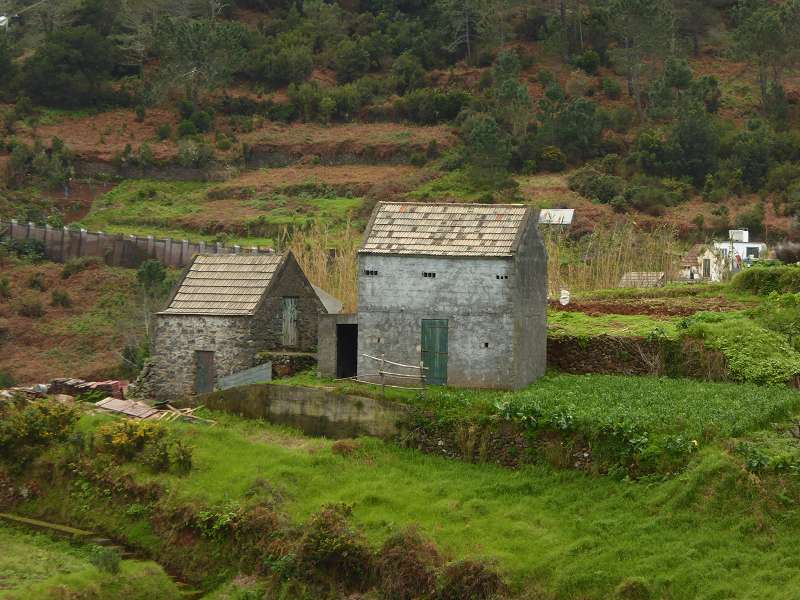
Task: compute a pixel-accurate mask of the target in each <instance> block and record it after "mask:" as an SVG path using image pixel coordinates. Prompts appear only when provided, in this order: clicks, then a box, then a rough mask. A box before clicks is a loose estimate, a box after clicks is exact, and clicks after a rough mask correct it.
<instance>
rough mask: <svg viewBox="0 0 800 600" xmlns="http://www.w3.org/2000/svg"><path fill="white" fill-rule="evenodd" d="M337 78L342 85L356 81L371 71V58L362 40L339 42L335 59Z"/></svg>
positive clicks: (348, 39)
mask: <svg viewBox="0 0 800 600" xmlns="http://www.w3.org/2000/svg"><path fill="white" fill-rule="evenodd" d="M334 66H335V68H336V78H337V79H338V80H339V82H341V83H347V82H349V81H355V80H356V79H358V78H359V77H362V76H363V75H364V74H366V72H367V71H368V70H369V67H370V57H369V52H368V51H367V49H366V47H365V45H364V44H363V43H362V39H361V38H357V39H355V40H352V39H350V38H346V39H344V40H342V41H341V42H339V45H338V46H337V47H336V54H335V57H334Z"/></svg>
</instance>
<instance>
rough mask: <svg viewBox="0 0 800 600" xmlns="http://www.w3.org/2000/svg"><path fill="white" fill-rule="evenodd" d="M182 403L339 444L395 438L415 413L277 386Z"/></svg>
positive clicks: (392, 404) (249, 387)
mask: <svg viewBox="0 0 800 600" xmlns="http://www.w3.org/2000/svg"><path fill="white" fill-rule="evenodd" d="M180 404H181V405H184V406H186V405H198V404H202V405H203V406H206V407H208V408H210V409H213V410H222V411H225V412H228V413H231V414H235V415H240V416H243V417H247V418H251V419H266V420H268V421H270V422H271V423H277V424H280V425H288V426H290V427H297V428H298V429H300V430H302V431H303V433H305V434H307V435H323V436H326V437H330V438H334V439H337V438H349V437H356V436H359V435H372V436H377V437H382V438H391V437H395V436H396V435H398V434H399V433H400V425H401V424H402V422H403V421H404V420H405V419H406V418H407V416H408V413H409V412H410V407H408V406H406V405H404V404H400V403H397V402H392V401H390V400H380V399H375V398H367V397H364V396H349V395H345V394H339V393H336V392H333V391H329V390H325V389H321V388H307V387H295V386H288V385H274V384H259V385H247V386H242V387H238V388H232V389H229V390H224V391H218V392H214V393H212V394H205V395H203V396H198V397H196V398H186V399H183V400H182V401H181V403H180Z"/></svg>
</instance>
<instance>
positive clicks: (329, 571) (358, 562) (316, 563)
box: [296, 504, 373, 588]
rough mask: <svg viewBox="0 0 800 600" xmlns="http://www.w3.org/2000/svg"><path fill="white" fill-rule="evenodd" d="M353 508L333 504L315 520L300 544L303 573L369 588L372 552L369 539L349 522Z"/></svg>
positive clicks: (327, 506)
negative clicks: (333, 578)
mask: <svg viewBox="0 0 800 600" xmlns="http://www.w3.org/2000/svg"><path fill="white" fill-rule="evenodd" d="M351 514H352V508H351V507H349V506H347V505H344V504H329V505H326V506H324V507H323V508H322V510H321V511H320V512H319V513H317V514H315V515H314V516H312V517H311V520H310V521H309V522H308V523H307V524H306V526H305V528H304V532H303V535H302V537H301V538H300V540H299V541H298V545H297V551H296V560H297V564H298V567H299V568H300V572H301V573H305V574H306V575H307V576H308V577H314V576H315V575H317V574H321V575H324V576H328V577H330V576H334V577H336V579H338V580H340V581H342V582H343V583H345V584H347V585H349V586H351V587H356V588H360V587H363V586H365V584H366V583H367V582H368V580H369V576H370V574H371V572H372V570H373V557H372V551H371V549H370V547H369V544H368V543H367V541H366V539H365V537H364V536H363V534H361V533H360V532H358V531H356V530H355V529H354V528H353V527H352V526H351V525H350V523H349V518H350V515H351Z"/></svg>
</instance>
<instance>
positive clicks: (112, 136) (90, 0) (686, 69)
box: [0, 0, 800, 244]
mask: <svg viewBox="0 0 800 600" xmlns="http://www.w3.org/2000/svg"><path fill="white" fill-rule="evenodd" d="M34 4H35V3H33V2H24V1H22V2H17V3H16V6H15V7H14V8H15V10H16V12H17V13H19V17H18V18H15V19H12V23H11V26H10V28H9V31H8V35H6V36H5V37H4V39H3V44H2V47H1V48H0V61H3V64H4V65H6V67H7V68H6V69H5V70H6V72H7V73H9V76H8V77H6V78H5V79H4V81H3V83H2V86H1V87H0V93H2V96H3V97H4V98H5V100H6V102H7V104H6V105H4V106H3V107H2V112H3V115H4V116H3V120H4V124H5V131H4V141H5V144H4V150H5V157H0V159H3V162H4V164H5V166H6V171H7V173H6V179H5V185H6V192H5V193H4V194H3V196H4V197H3V200H2V201H0V216H2V217H6V218H9V217H17V218H20V219H23V220H33V221H36V222H41V221H45V220H49V221H50V222H51V223H52V224H61V223H64V224H70V223H76V224H81V225H85V226H88V227H94V228H100V227H104V228H106V229H107V230H109V231H114V232H130V233H140V234H147V233H150V234H156V235H176V236H179V235H191V236H192V237H193V238H202V239H212V238H213V237H214V236H219V235H224V236H230V237H231V239H233V240H235V241H237V242H241V243H248V240H250V241H251V242H252V243H254V244H262V243H263V244H270V243H272V244H275V243H278V240H277V239H276V238H278V237H280V235H281V234H283V232H284V229H285V228H286V226H287V225H289V226H290V227H289V232H288V233H289V235H292V234H293V232H294V230H295V228H294V225H296V221H297V219H298V218H299V219H300V220H302V221H304V222H308V221H315V222H320V223H328V221H329V220H333V221H334V222H336V221H337V220H339V221H341V219H344V218H345V216H346V215H347V214H348V213H350V214H352V215H353V221H352V223H351V226H353V227H354V228H355V230H356V233H357V232H358V229H359V227H360V226H361V224H362V223H363V218H364V215H365V214H368V209H369V204H367V206H366V207H365V206H362V202H361V201H360V199H361V198H368V199H372V200H373V201H374V200H375V199H383V198H387V197H391V198H397V199H403V198H408V199H415V200H418V199H425V198H431V199H434V198H435V199H447V200H452V201H511V200H513V201H523V202H531V203H533V204H535V205H538V206H543V207H574V208H576V209H578V213H577V223H576V225H575V228H574V230H573V235H574V236H576V237H580V236H583V235H585V234H587V233H591V232H592V231H594V230H595V229H596V228H598V227H606V226H609V225H613V224H615V223H619V222H621V221H627V220H631V221H633V222H635V223H636V225H637V227H640V228H642V229H643V230H645V231H646V230H651V229H654V228H660V227H662V226H664V225H668V226H670V227H674V230H675V232H676V235H677V236H678V237H679V238H680V239H682V240H685V241H696V240H702V239H704V238H707V237H710V236H713V235H715V234H719V233H722V232H723V231H724V230H726V229H727V228H729V227H732V226H743V227H749V228H750V230H751V232H753V234H754V235H756V236H759V237H766V238H768V239H769V240H771V241H779V240H781V239H783V238H785V237H787V236H790V237H791V236H792V235H794V233H793V224H794V222H795V199H794V194H795V191H794V190H795V187H796V185H797V182H798V181H800V168H798V167H797V161H798V159H800V142H798V136H797V135H796V127H797V124H798V107H797V101H798V99H800V77H798V74H797V73H796V72H795V70H794V67H793V65H794V62H793V60H792V59H793V52H794V51H795V49H794V46H793V44H792V43H791V39H792V38H791V35H792V32H793V31H794V29H793V28H794V27H798V25H797V21H798V19H799V18H800V17H798V16H797V14H796V11H795V10H794V8H793V5H792V4H791V3H785V4H783V5H775V4H772V3H769V2H766V1H764V2H757V1H756V2H749V3H745V4H742V5H741V6H740V5H738V4H736V3H734V2H730V1H726V0H721V1H716V2H713V3H711V4H710V5H709V3H706V2H699V1H697V0H674V2H672V3H664V2H657V1H655V0H649V4H648V2H645V3H639V4H637V3H628V2H626V1H624V0H614V1H609V2H602V3H589V4H587V3H583V2H568V1H566V0H564V1H562V2H559V3H553V4H552V5H548V6H543V5H539V4H537V3H525V2H521V3H511V4H508V3H506V2H499V1H490V2H487V3H484V4H480V5H478V4H475V5H474V6H473V5H472V4H471V3H469V2H467V3H458V2H452V1H449V0H440V1H439V2H433V3H419V2H408V1H399V0H380V1H377V0H376V1H366V0H364V1H362V2H342V3H340V4H337V3H333V4H326V3H322V2H314V3H306V4H304V5H303V6H302V7H299V6H298V5H295V4H294V3H292V2H281V1H275V2H272V1H269V2H268V1H260V0H247V1H246V0H240V1H239V2H233V3H229V4H223V3H219V5H217V4H216V3H211V5H210V6H211V10H212V12H213V14H212V13H209V8H208V6H206V5H205V4H202V3H193V2H190V1H188V0H184V1H182V2H178V3H173V2H170V3H167V2H158V1H157V2H154V3H149V4H148V3H145V2H136V1H133V2H125V3H114V2H110V3H108V2H97V1H94V0H83V1H78V0H74V1H73V2H67V3H59V7H58V8H55V7H49V6H46V5H45V6H39V5H34ZM637 11H641V12H637ZM55 23H58V25H54V24H55ZM458 23H461V24H460V25H459V24H458ZM759 23H767V24H771V25H769V26H771V27H774V31H769V32H768V35H767V37H771V38H772V41H771V45H775V44H778V45H780V44H781V43H783V44H784V45H783V46H782V47H783V48H785V51H784V52H780V53H775V52H772V51H770V48H768V47H766V46H765V45H764V44H763V43H762V41H761V38H758V36H757V35H756V33H754V32H757V31H759V29H758V27H759ZM781 36H784V37H783V38H781ZM775 40H777V42H776V41H775ZM759 44H761V45H759ZM190 49H191V50H190ZM68 53H71V56H73V57H74V60H73V59H70V61H69V62H68V63H67V62H64V61H65V60H66V58H65V57H66V56H67V54H68ZM778 54H780V55H778ZM54 143H55V146H54V145H53V144H54ZM412 166H413V168H414V169H416V170H417V171H418V172H419V173H418V174H416V173H415V171H414V170H412ZM128 179H136V180H144V179H157V180H181V181H186V180H194V181H208V180H211V181H215V182H216V181H218V182H221V185H216V184H213V185H209V186H208V188H203V189H202V191H203V192H205V194H203V193H198V188H196V187H187V188H183V189H179V190H178V191H177V195H176V194H170V198H171V199H174V201H175V202H176V204H177V206H176V205H171V206H169V208H168V209H167V208H164V209H159V210H156V211H155V212H156V214H159V213H160V216H155V215H154V216H153V218H152V219H148V218H144V217H136V215H135V214H131V211H130V210H127V208H126V209H123V208H120V207H119V205H118V203H117V196H114V197H112V198H110V199H100V206H97V205H96V204H97V200H98V197H97V195H96V194H92V193H89V194H87V193H82V190H83V189H84V188H82V187H81V186H87V185H88V186H89V187H91V188H93V189H95V190H100V189H102V188H99V187H98V184H99V183H100V182H105V181H109V180H110V181H112V182H116V181H120V180H122V181H125V180H128ZM437 181H438V183H437ZM184 190H185V191H184ZM67 193H68V194H69V197H68V198H64V195H65V194H67ZM351 196H352V197H353V201H352V202H342V201H340V199H341V198H343V197H351ZM152 198H153V199H154V200H155V202H151V203H148V204H145V205H142V206H140V207H138V209H139V210H140V211H146V212H147V211H150V210H151V208H154V207H153V204H156V205H159V206H163V205H165V204H166V205H170V204H171V203H170V201H167V202H165V201H163V199H159V198H158V197H152ZM207 199H213V202H207V201H206V200H207ZM328 204H330V205H331V208H330V210H325V208H323V206H327V205H328ZM95 213H97V214H95ZM254 222H255V226H254ZM335 227H337V226H336V225H335ZM300 229H301V230H302V227H301V228H300Z"/></svg>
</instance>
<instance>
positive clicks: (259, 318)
mask: <svg viewBox="0 0 800 600" xmlns="http://www.w3.org/2000/svg"><path fill="white" fill-rule="evenodd" d="M276 277H277V279H276V280H275V281H273V282H272V285H270V287H269V290H268V292H267V297H266V298H264V300H263V301H262V302H261V304H260V305H259V308H258V310H257V311H256V314H255V315H254V316H253V318H252V333H251V338H252V340H253V343H254V352H263V351H268V350H279V349H285V350H292V351H296V352H314V351H316V349H317V326H318V323H319V318H320V316H321V315H324V314H326V311H325V307H324V306H323V305H322V302H320V300H319V298H318V297H317V294H316V292H315V291H314V288H313V287H311V284H310V283H309V282H308V279H306V277H305V275H304V274H303V271H302V269H300V266H299V265H298V264H297V261H296V260H295V259H294V257H293V256H290V257H289V258H288V259H287V261H286V265H285V267H284V269H283V271H282V272H281V273H280V274H279V275H276ZM284 297H295V298H297V344H296V345H295V346H292V347H286V346H284V344H283V298H284Z"/></svg>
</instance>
